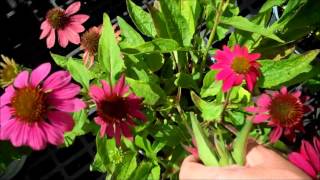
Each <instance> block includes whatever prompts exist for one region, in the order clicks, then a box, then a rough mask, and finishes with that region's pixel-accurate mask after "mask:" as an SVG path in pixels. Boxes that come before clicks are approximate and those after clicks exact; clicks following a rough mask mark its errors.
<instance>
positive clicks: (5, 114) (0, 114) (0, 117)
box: [0, 106, 12, 128]
mask: <svg viewBox="0 0 320 180" xmlns="http://www.w3.org/2000/svg"><path fill="white" fill-rule="evenodd" d="M11 117H12V113H11V108H10V107H9V106H3V107H1V108H0V128H1V124H3V123H5V122H6V121H8V120H10V118H11Z"/></svg>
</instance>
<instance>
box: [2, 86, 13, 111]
mask: <svg viewBox="0 0 320 180" xmlns="http://www.w3.org/2000/svg"><path fill="white" fill-rule="evenodd" d="M13 95H14V88H13V86H12V85H10V86H8V87H7V88H6V89H5V92H4V93H3V94H2V96H0V108H1V107H2V106H5V105H7V104H10V102H11V98H12V96H13Z"/></svg>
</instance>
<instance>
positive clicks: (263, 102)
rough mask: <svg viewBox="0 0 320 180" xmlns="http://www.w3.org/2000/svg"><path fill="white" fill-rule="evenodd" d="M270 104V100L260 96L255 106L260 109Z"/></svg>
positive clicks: (262, 95) (265, 95)
mask: <svg viewBox="0 0 320 180" xmlns="http://www.w3.org/2000/svg"><path fill="white" fill-rule="evenodd" d="M270 103H271V98H270V96H269V95H267V94H261V95H260V96H259V97H258V99H257V105H258V106H261V107H268V106H269V105H270Z"/></svg>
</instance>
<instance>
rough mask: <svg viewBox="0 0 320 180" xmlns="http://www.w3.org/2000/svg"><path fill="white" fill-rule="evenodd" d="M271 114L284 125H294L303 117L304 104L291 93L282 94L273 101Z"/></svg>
mask: <svg viewBox="0 0 320 180" xmlns="http://www.w3.org/2000/svg"><path fill="white" fill-rule="evenodd" d="M270 115H271V116H272V119H273V120H274V121H276V123H278V124H280V125H281V126H282V127H292V126H294V125H296V124H298V123H299V122H300V120H301V119H302V117H303V104H302V103H301V102H300V100H299V99H298V98H296V97H294V96H292V95H290V94H285V95H283V94H280V95H277V96H275V97H274V99H273V100H272V102H271V105H270Z"/></svg>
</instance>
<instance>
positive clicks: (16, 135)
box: [10, 121, 28, 147]
mask: <svg viewBox="0 0 320 180" xmlns="http://www.w3.org/2000/svg"><path fill="white" fill-rule="evenodd" d="M26 126H28V124H25V123H21V122H19V121H15V123H14V131H13V132H12V133H11V135H10V139H11V142H12V144H13V146H15V147H20V146H22V145H23V144H26V142H23V141H24V137H28V132H26V131H25V130H26Z"/></svg>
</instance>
